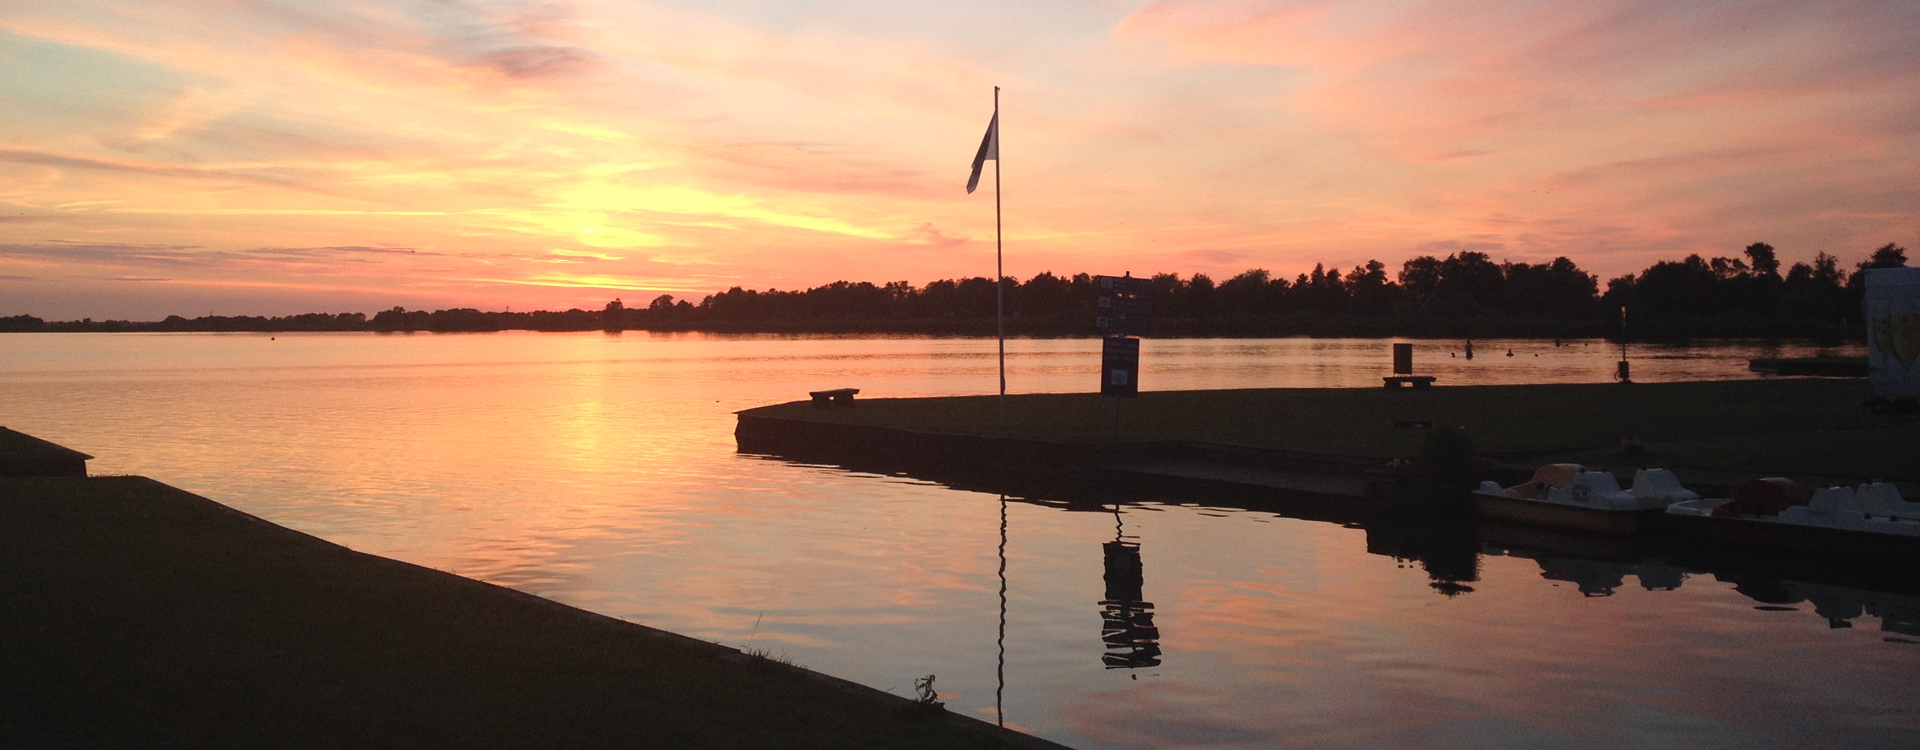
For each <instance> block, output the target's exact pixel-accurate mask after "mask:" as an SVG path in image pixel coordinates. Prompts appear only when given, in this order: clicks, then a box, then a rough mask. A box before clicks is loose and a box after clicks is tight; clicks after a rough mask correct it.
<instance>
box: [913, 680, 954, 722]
mask: <svg viewBox="0 0 1920 750" xmlns="http://www.w3.org/2000/svg"><path fill="white" fill-rule="evenodd" d="M913 690H914V692H916V693H918V694H919V695H918V697H916V698H914V700H913V703H914V705H915V706H916V707H918V708H919V709H920V710H922V711H927V712H930V713H931V712H939V711H944V710H946V706H947V704H945V703H942V702H940V700H939V698H940V693H938V692H936V691H935V690H934V689H933V675H927V676H926V677H922V678H920V679H917V680H914V681H913Z"/></svg>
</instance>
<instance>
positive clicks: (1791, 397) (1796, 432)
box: [735, 378, 1920, 512]
mask: <svg viewBox="0 0 1920 750" xmlns="http://www.w3.org/2000/svg"><path fill="white" fill-rule="evenodd" d="M1870 395H1871V392H1870V389H1869V388H1868V387H1867V386H1866V384H1865V383H1864V381H1860V380H1846V379H1798V378H1793V379H1788V378H1781V379H1766V380H1744V381H1713V382H1680V383H1630V384H1622V383H1588V384H1549V385H1505V386H1449V387H1439V386H1436V387H1433V388H1426V389H1386V388H1275V389H1258V390H1218V391H1163V392H1145V393H1141V394H1140V395H1139V396H1138V397H1137V398H1130V399H1120V400H1117V401H1116V400H1115V399H1113V398H1107V397H1102V396H1100V395H1098V394H1091V393H1082V394H1028V395H1016V396H1010V397H1009V401H1008V406H1007V418H1006V422H1005V424H1004V426H1003V425H1002V424H1000V423H999V422H998V420H997V418H996V411H995V405H994V403H993V399H991V398H988V397H950V398H898V399H889V398H867V399H863V400H861V401H860V402H859V403H858V405H857V407H855V408H844V409H816V408H811V407H810V405H809V403H808V402H806V401H794V402H789V403H784V404H776V405H770V406H765V407H760V408H755V409H747V410H744V411H741V412H739V413H738V414H737V417H738V422H737V425H736V429H735V438H736V442H737V444H738V447H739V450H740V451H742V452H744V453H754V454H764V455H771V456H778V457H785V458H792V459H796V460H802V461H810V462H817V463H833V464H841V465H848V466H853V467H856V468H860V469H862V470H867V471H877V472H881V473H893V472H906V473H909V474H914V475H916V476H922V477H924V478H933V479H938V480H945V479H947V478H949V477H955V478H957V479H956V481H960V482H962V483H965V482H968V481H974V482H977V481H978V478H979V477H982V476H989V475H990V476H995V477H1001V478H1023V479H1039V480H1045V479H1048V478H1051V479H1056V480H1060V481H1064V482H1069V483H1085V482H1088V481H1103V480H1104V481H1107V482H1109V483H1117V484H1125V485H1137V484H1139V483H1142V482H1159V483H1161V484H1162V485H1163V486H1166V487H1175V488H1186V489H1206V490H1209V491H1213V490H1221V489H1228V490H1235V491H1241V492H1256V493H1257V492H1263V491H1267V490H1272V491H1276V492H1284V493H1289V495H1290V499H1291V501H1293V502H1296V503H1301V502H1304V503H1307V504H1308V505H1314V504H1320V505H1324V506H1327V507H1330V508H1344V509H1348V510H1353V511H1356V512H1366V511H1372V510H1379V509H1382V508H1389V507H1392V506H1394V505H1396V504H1397V503H1399V502H1401V501H1402V500H1404V499H1405V496H1406V494H1407V491H1408V489H1409V485H1411V486H1412V487H1414V488H1418V487H1419V486H1420V485H1421V483H1422V482H1425V481H1427V480H1429V479H1431V478H1432V477H1431V476H1430V475H1422V474H1421V472H1422V470H1423V464H1425V463H1431V461H1430V459H1431V458H1432V457H1431V456H1426V455H1423V454H1425V453H1428V452H1430V448H1429V440H1430V438H1431V436H1432V435H1433V433H1434V431H1435V430H1437V429H1442V428H1448V429H1457V430H1458V432H1459V433H1461V434H1464V435H1465V436H1466V437H1467V438H1468V439H1469V440H1470V442H1471V448H1472V452H1473V454H1474V455H1475V457H1476V466H1477V468H1478V469H1479V470H1498V469H1500V468H1501V467H1503V466H1504V467H1506V469H1507V470H1509V471H1512V472H1520V471H1522V470H1524V469H1526V467H1528V466H1529V465H1530V464H1537V463H1551V462H1557V461H1571V462H1576V463H1583V464H1587V465H1590V466H1611V467H1615V468H1618V469H1620V470H1623V471H1625V470H1630V469H1632V468H1645V467H1652V466H1666V467H1671V468H1674V469H1676V470H1677V471H1680V472H1681V474H1682V477H1683V479H1686V480H1688V481H1690V482H1693V483H1701V484H1709V485H1711V484H1719V483H1725V482H1728V481H1733V478H1734V477H1737V476H1740V475H1742V474H1744V476H1747V477H1751V476H1754V475H1780V474H1784V475H1788V476H1799V477H1805V478H1807V479H1809V480H1810V481H1822V480H1828V479H1836V480H1844V479H1857V478H1883V479H1899V480H1904V481H1909V482H1911V481H1916V480H1920V465H1916V464H1915V463H1914V462H1912V461H1911V456H1912V455H1913V451H1914V450H1915V449H1916V448H1920V430H1917V429H1916V428H1915V427H1914V424H1913V421H1912V420H1911V419H1902V418H1896V417H1885V416H1878V415H1874V414H1871V413H1868V412H1867V411H1866V410H1864V409H1863V408H1862V406H1861V405H1862V403H1863V401H1864V399H1866V398H1867V397H1869V396H1870ZM1424 468H1432V467H1424ZM1414 494H1416V495H1417V494H1419V493H1418V492H1415V493H1414Z"/></svg>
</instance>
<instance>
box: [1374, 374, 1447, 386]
mask: <svg viewBox="0 0 1920 750" xmlns="http://www.w3.org/2000/svg"><path fill="white" fill-rule="evenodd" d="M1381 380H1384V381H1386V384H1387V387H1388V388H1399V387H1400V386H1401V385H1403V384H1406V383H1412V384H1413V387H1415V388H1426V387H1428V386H1431V385H1433V381H1434V380H1435V378H1434V377H1433V376H1432V375H1388V376H1386V377H1384V378H1381Z"/></svg>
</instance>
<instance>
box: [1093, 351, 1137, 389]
mask: <svg viewBox="0 0 1920 750" xmlns="http://www.w3.org/2000/svg"><path fill="white" fill-rule="evenodd" d="M1103 341H1104V343H1103V344H1102V345H1101V347H1100V395H1102V396H1136V395H1139V393H1140V340H1139V339H1130V338H1122V337H1119V336H1108V337H1107V338H1106V339H1104V340H1103Z"/></svg>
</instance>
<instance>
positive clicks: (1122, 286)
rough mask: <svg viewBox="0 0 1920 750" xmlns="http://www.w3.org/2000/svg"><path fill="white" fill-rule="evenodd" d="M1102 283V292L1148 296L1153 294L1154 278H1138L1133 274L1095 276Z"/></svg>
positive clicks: (1095, 279)
mask: <svg viewBox="0 0 1920 750" xmlns="http://www.w3.org/2000/svg"><path fill="white" fill-rule="evenodd" d="M1094 281H1096V282H1098V283H1099V284H1100V293H1101V294H1108V293H1112V294H1115V295H1120V296H1127V297H1147V296H1151V295H1152V294H1153V280H1152V279H1136V278H1134V277H1132V276H1095V277H1094Z"/></svg>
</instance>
